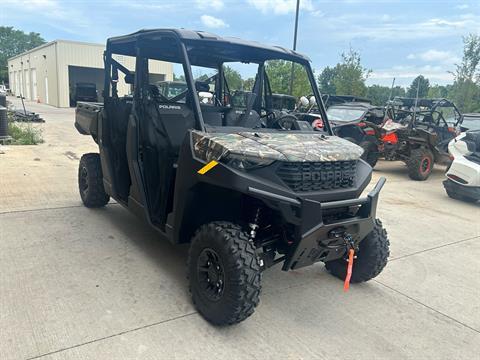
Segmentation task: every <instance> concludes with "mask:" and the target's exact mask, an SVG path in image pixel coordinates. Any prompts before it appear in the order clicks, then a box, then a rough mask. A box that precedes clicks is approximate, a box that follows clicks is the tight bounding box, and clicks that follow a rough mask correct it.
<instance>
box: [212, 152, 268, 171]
mask: <svg viewBox="0 0 480 360" xmlns="http://www.w3.org/2000/svg"><path fill="white" fill-rule="evenodd" d="M221 161H222V163H224V164H225V165H227V166H231V167H233V168H235V169H239V170H253V169H258V168H261V167H265V166H268V165H270V164H272V163H273V162H274V161H275V160H271V159H262V158H257V157H249V156H244V155H239V154H228V155H227V156H225V157H224V158H223V159H222V160H221Z"/></svg>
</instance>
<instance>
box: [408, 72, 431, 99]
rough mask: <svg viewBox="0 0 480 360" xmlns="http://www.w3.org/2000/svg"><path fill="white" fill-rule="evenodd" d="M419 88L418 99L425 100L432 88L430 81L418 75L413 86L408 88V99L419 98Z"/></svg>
mask: <svg viewBox="0 0 480 360" xmlns="http://www.w3.org/2000/svg"><path fill="white" fill-rule="evenodd" d="M417 87H418V97H419V98H424V97H427V95H428V88H429V87H430V81H428V79H427V78H425V77H424V76H423V75H418V76H417V77H416V78H415V79H413V81H412V84H411V85H410V86H409V87H408V90H407V97H410V98H414V97H416V96H417Z"/></svg>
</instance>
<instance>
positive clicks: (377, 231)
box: [325, 219, 390, 283]
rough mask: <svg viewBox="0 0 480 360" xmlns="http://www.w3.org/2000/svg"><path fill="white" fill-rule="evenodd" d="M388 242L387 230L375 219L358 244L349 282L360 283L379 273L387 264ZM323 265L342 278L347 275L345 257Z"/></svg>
mask: <svg viewBox="0 0 480 360" xmlns="http://www.w3.org/2000/svg"><path fill="white" fill-rule="evenodd" d="M389 247H390V242H389V240H388V237H387V231H386V230H385V229H384V228H383V226H382V222H381V221H380V220H379V219H375V224H374V227H373V230H372V232H370V233H369V234H368V235H367V236H366V237H365V238H364V239H363V240H362V241H361V242H360V245H359V249H358V252H357V253H356V256H357V258H356V259H355V260H354V262H353V269H352V277H351V279H350V282H351V283H360V282H364V281H368V280H371V279H373V278H374V277H375V276H377V275H378V274H380V273H381V272H382V270H383V268H384V267H385V265H387V262H388V256H389V255H390V250H389ZM325 267H326V268H327V270H328V271H329V272H330V274H332V275H333V276H335V277H337V278H339V279H341V280H344V279H345V276H346V275H347V261H346V259H345V258H340V259H337V260H333V261H329V262H326V263H325Z"/></svg>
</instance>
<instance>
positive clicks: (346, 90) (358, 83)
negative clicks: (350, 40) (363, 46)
mask: <svg viewBox="0 0 480 360" xmlns="http://www.w3.org/2000/svg"><path fill="white" fill-rule="evenodd" d="M335 69H336V75H335V78H334V79H333V84H334V85H335V89H336V91H337V94H338V95H356V96H364V95H365V94H366V92H367V86H366V85H365V81H366V80H367V78H368V76H369V75H370V72H371V70H368V69H366V68H364V67H363V66H362V64H361V58H360V54H359V53H358V52H357V51H355V50H353V49H351V48H350V50H349V51H348V52H347V53H342V62H341V63H340V64H337V65H336V66H335Z"/></svg>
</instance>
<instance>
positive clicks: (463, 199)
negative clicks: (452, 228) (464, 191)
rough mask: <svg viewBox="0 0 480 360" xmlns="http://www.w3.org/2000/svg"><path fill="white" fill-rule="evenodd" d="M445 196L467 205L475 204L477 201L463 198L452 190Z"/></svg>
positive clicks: (463, 196)
mask: <svg viewBox="0 0 480 360" xmlns="http://www.w3.org/2000/svg"><path fill="white" fill-rule="evenodd" d="M445 190H446V191H447V195H448V196H449V197H450V198H452V199H454V200H460V201H465V202H469V203H476V202H477V201H478V199H475V198H472V197H469V196H465V195H460V194H457V193H456V192H455V191H453V190H447V189H445Z"/></svg>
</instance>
